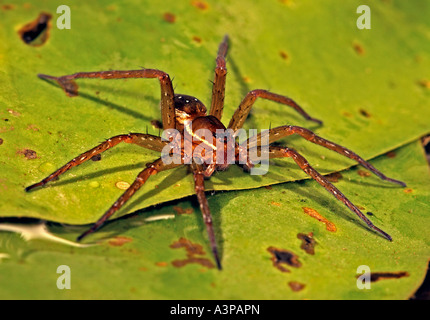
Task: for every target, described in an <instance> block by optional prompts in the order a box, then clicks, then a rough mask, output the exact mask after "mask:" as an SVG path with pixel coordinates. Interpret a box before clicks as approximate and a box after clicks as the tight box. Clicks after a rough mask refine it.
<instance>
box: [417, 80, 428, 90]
mask: <svg viewBox="0 0 430 320" xmlns="http://www.w3.org/2000/svg"><path fill="white" fill-rule="evenodd" d="M418 84H419V85H420V86H421V87H423V88H426V89H430V80H420V81H418Z"/></svg>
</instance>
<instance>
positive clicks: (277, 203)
mask: <svg viewBox="0 0 430 320" xmlns="http://www.w3.org/2000/svg"><path fill="white" fill-rule="evenodd" d="M270 204H271V205H273V206H277V207H280V206H281V204H280V203H279V202H275V201H272V202H270Z"/></svg>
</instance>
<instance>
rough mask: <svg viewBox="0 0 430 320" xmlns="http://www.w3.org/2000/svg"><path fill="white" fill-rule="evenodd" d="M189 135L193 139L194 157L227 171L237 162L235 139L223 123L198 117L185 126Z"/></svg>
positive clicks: (208, 117)
mask: <svg viewBox="0 0 430 320" xmlns="http://www.w3.org/2000/svg"><path fill="white" fill-rule="evenodd" d="M185 130H186V132H187V134H189V135H190V136H192V139H193V146H194V148H193V153H194V156H196V155H200V154H201V155H202V157H201V158H202V160H203V161H204V162H205V163H206V164H208V163H209V160H210V159H211V160H212V163H216V164H217V166H216V168H217V170H225V169H226V168H227V167H228V166H229V165H230V164H232V163H234V162H235V139H234V137H233V135H232V134H231V132H230V131H228V130H227V129H226V127H225V126H224V125H223V123H222V122H221V121H220V120H219V119H218V118H216V117H214V116H203V117H197V118H195V119H194V120H193V121H192V122H187V123H186V125H185Z"/></svg>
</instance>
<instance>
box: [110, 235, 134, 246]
mask: <svg viewBox="0 0 430 320" xmlns="http://www.w3.org/2000/svg"><path fill="white" fill-rule="evenodd" d="M132 241H133V239H132V238H130V237H125V236H116V237H114V238H112V239H110V240H109V241H108V244H109V245H110V246H113V247H121V246H123V245H124V244H126V243H129V242H132Z"/></svg>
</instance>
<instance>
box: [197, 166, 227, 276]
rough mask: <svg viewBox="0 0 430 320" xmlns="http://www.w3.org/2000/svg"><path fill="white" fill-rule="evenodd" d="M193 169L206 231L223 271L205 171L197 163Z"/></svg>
mask: <svg viewBox="0 0 430 320" xmlns="http://www.w3.org/2000/svg"><path fill="white" fill-rule="evenodd" d="M192 169H193V176H194V189H195V191H196V195H197V199H198V201H199V205H200V210H201V212H202V214H203V221H204V222H205V225H206V230H207V232H208V236H209V242H210V244H211V248H212V253H213V255H214V258H215V261H216V264H217V267H218V269H219V270H221V269H222V267H221V261H220V258H219V254H218V248H217V245H216V240H215V233H214V229H213V225H212V215H211V212H210V209H209V204H208V200H207V199H206V195H205V184H204V178H205V171H204V170H203V168H202V166H201V165H198V164H196V163H193V164H192Z"/></svg>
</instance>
